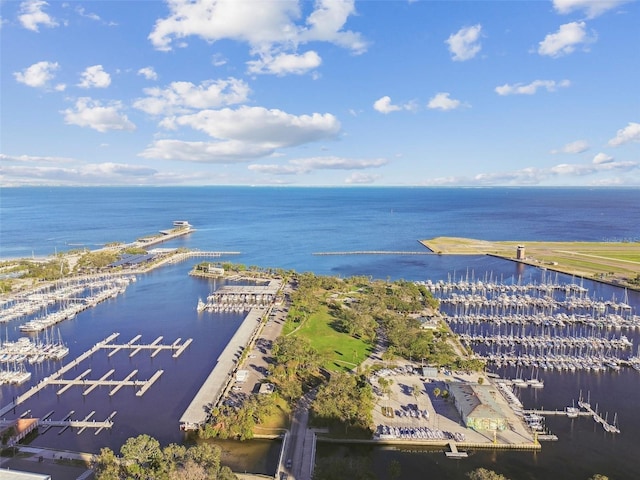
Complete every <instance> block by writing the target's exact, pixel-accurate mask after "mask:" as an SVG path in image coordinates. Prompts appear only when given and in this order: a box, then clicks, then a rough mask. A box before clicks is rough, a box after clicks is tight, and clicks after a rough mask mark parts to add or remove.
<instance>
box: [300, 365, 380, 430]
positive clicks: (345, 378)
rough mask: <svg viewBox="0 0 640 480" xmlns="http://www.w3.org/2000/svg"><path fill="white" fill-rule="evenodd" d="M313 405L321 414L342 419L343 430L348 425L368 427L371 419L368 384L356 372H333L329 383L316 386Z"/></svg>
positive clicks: (317, 412) (337, 419)
mask: <svg viewBox="0 0 640 480" xmlns="http://www.w3.org/2000/svg"><path fill="white" fill-rule="evenodd" d="M312 409H313V411H314V413H315V414H316V415H317V416H318V417H320V418H324V419H327V420H336V421H338V422H340V423H342V424H343V425H344V427H345V432H346V431H347V429H348V428H349V426H358V427H361V428H367V427H368V426H369V425H370V424H371V421H372V417H371V410H372V409H373V393H372V391H371V385H369V383H368V382H367V381H366V380H364V379H362V378H357V377H356V376H355V375H351V374H348V373H336V374H333V375H332V376H331V379H330V380H329V383H327V384H326V385H322V386H321V387H320V388H319V389H318V395H317V396H316V399H315V401H314V402H313V405H312Z"/></svg>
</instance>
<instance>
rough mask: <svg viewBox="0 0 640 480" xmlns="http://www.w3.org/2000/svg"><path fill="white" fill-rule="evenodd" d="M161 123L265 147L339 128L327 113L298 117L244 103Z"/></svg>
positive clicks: (292, 143) (298, 141)
mask: <svg viewBox="0 0 640 480" xmlns="http://www.w3.org/2000/svg"><path fill="white" fill-rule="evenodd" d="M163 125H164V126H167V127H176V126H189V127H191V128H193V129H194V130H199V131H202V132H205V133H206V134H208V135H209V136H211V137H214V138H218V139H225V140H237V141H241V142H248V143H252V144H257V145H264V146H266V147H268V148H282V147H290V146H295V145H302V144H303V143H308V142H313V141H317V140H322V139H325V138H333V137H335V136H336V135H337V134H338V132H339V131H340V122H339V121H338V120H337V119H336V117H334V116H333V115H331V114H329V113H326V114H320V113H313V114H311V115H299V116H298V115H292V114H289V113H286V112H283V111H282V110H277V109H272V110H268V109H266V108H263V107H247V106H242V107H240V108H238V109H235V110H234V109H230V108H224V109H221V110H202V111H200V112H198V113H194V114H191V115H182V116H179V117H174V118H171V119H168V120H167V121H166V122H164V123H163Z"/></svg>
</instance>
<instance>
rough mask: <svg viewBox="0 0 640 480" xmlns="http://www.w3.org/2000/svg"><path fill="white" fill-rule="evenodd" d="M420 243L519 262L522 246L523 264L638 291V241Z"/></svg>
mask: <svg viewBox="0 0 640 480" xmlns="http://www.w3.org/2000/svg"><path fill="white" fill-rule="evenodd" d="M421 243H422V244H423V245H424V246H425V247H427V248H429V249H430V250H431V251H433V252H434V253H438V254H442V255H496V256H500V257H503V258H506V259H510V260H515V259H516V248H517V246H518V245H523V246H524V247H525V252H526V253H525V258H524V260H523V262H524V263H528V264H530V265H535V266H540V267H545V268H549V269H551V270H556V271H560V272H563V273H568V274H570V275H578V276H581V277H588V278H597V279H599V280H603V281H608V282H611V283H616V284H618V285H625V286H631V287H632V288H637V286H633V285H631V282H632V280H633V279H635V278H636V277H637V276H638V275H640V243H637V242H635V243H632V242H626V243H625V242H527V241H519V242H516V241H501V242H493V241H486V240H477V239H473V238H456V237H438V238H432V239H430V240H423V241H421Z"/></svg>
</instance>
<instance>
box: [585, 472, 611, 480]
mask: <svg viewBox="0 0 640 480" xmlns="http://www.w3.org/2000/svg"><path fill="white" fill-rule="evenodd" d="M589 480H609V477H607V476H606V475H602V474H600V473H596V474H595V475H593V476H591V477H589Z"/></svg>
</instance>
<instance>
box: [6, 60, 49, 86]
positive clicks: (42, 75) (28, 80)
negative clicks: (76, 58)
mask: <svg viewBox="0 0 640 480" xmlns="http://www.w3.org/2000/svg"><path fill="white" fill-rule="evenodd" d="M59 68H60V65H58V63H57V62H38V63H34V64H33V65H31V66H30V67H27V68H25V69H24V70H23V71H22V72H14V74H13V76H14V77H15V78H16V80H17V81H18V82H20V83H24V84H25V85H28V86H29V87H34V88H43V87H47V86H48V83H49V81H50V80H53V77H54V76H55V75H54V72H55V71H56V70H58V69H59Z"/></svg>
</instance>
